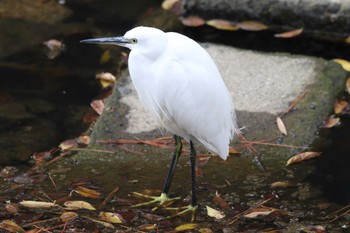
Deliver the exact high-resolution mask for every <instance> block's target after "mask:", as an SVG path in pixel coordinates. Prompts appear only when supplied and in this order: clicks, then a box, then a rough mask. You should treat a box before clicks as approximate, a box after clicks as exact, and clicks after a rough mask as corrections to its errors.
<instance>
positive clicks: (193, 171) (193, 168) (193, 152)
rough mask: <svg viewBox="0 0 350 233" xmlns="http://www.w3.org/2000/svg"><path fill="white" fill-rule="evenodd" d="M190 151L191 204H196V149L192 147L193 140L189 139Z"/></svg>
mask: <svg viewBox="0 0 350 233" xmlns="http://www.w3.org/2000/svg"><path fill="white" fill-rule="evenodd" d="M190 145H191V153H190V163H191V180H192V204H191V205H192V206H193V207H195V206H197V195H196V149H195V148H194V145H193V142H192V141H190Z"/></svg>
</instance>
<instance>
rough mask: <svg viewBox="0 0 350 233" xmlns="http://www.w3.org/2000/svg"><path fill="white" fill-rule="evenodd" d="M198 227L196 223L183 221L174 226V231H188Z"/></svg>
mask: <svg viewBox="0 0 350 233" xmlns="http://www.w3.org/2000/svg"><path fill="white" fill-rule="evenodd" d="M196 228H198V224H196V223H185V224H181V225H180V226H177V227H176V228H175V231H188V230H193V229H196Z"/></svg>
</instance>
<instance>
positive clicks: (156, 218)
mask: <svg viewBox="0 0 350 233" xmlns="http://www.w3.org/2000/svg"><path fill="white" fill-rule="evenodd" d="M143 217H144V218H145V219H147V220H148V221H150V222H153V223H156V222H160V221H163V220H165V218H164V217H163V216H161V215H157V214H144V215H143Z"/></svg>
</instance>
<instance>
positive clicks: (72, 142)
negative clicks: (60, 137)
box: [59, 138, 78, 151]
mask: <svg viewBox="0 0 350 233" xmlns="http://www.w3.org/2000/svg"><path fill="white" fill-rule="evenodd" d="M76 147H78V139H76V138H74V139H68V140H66V141H63V142H61V143H60V145H59V148H60V149H61V150H62V151H67V150H71V149H74V148H76Z"/></svg>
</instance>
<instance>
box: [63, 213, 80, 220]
mask: <svg viewBox="0 0 350 233" xmlns="http://www.w3.org/2000/svg"><path fill="white" fill-rule="evenodd" d="M78 216H79V215H78V214H77V213H75V212H64V213H63V214H61V216H60V220H61V221H62V222H68V221H70V220H73V219H75V218H77V217H78Z"/></svg>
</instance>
